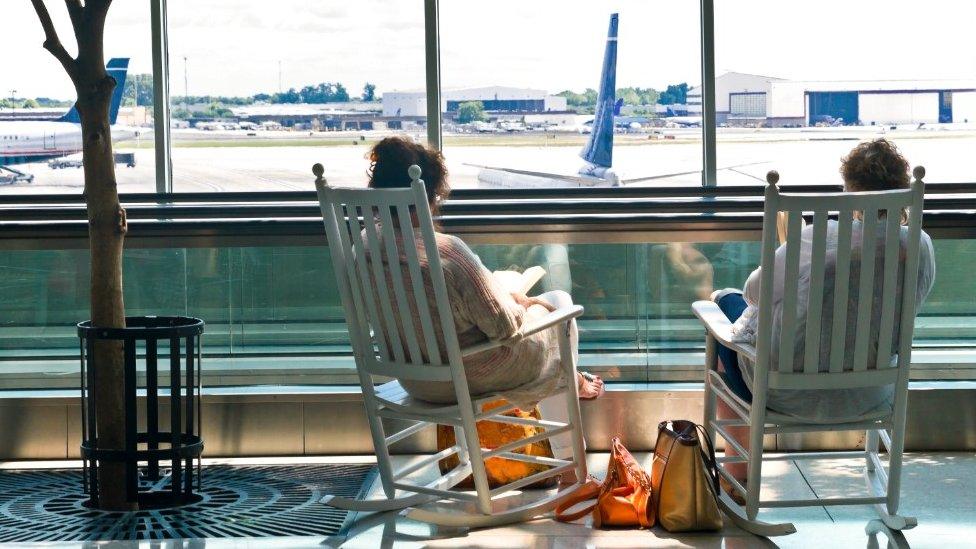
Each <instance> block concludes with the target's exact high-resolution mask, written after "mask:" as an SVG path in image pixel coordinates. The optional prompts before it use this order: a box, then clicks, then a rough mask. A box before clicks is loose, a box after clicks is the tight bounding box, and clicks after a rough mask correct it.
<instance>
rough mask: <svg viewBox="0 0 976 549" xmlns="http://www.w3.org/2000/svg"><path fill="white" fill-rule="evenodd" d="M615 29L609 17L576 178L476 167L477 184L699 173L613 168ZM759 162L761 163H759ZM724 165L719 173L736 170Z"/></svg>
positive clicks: (563, 183)
mask: <svg viewBox="0 0 976 549" xmlns="http://www.w3.org/2000/svg"><path fill="white" fill-rule="evenodd" d="M617 27H618V14H616V13H614V14H611V15H610V29H609V31H608V32H607V45H606V49H605V50H604V54H603V68H602V70H601V73H600V89H599V92H598V95H597V104H596V117H595V118H594V120H593V122H592V123H589V122H587V123H586V125H584V128H590V129H589V130H582V131H581V133H589V134H590V138H589V140H588V141H587V142H586V145H585V146H584V147H583V150H582V151H580V156H581V157H582V158H583V166H582V167H580V169H579V172H578V174H577V175H562V174H556V173H546V172H537V171H531V170H520V169H514V168H505V167H493V166H477V165H475V167H477V168H481V171H479V172H478V185H479V186H480V187H486V188H498V187H502V188H526V187H528V188H538V187H618V186H621V185H627V184H631V183H642V182H646V181H653V180H656V179H667V178H670V177H678V176H682V175H690V174H694V173H700V171H701V170H700V169H699V170H690V171H685V172H675V173H664V174H653V175H648V176H644V177H633V178H629V179H623V178H621V177H620V176H619V175H618V174H617V173H616V172H615V171H614V169H613V134H614V126H615V125H616V124H615V117H617V116H619V114H620V107H621V106H622V104H623V101H621V100H617V99H616V93H617V92H616V83H617ZM669 120H671V119H669ZM695 123H697V124H698V125H699V126H700V125H701V117H680V118H679V119H678V120H675V124H676V125H677V126H693V125H694V124H695ZM760 163H761V162H760ZM737 167H740V166H728V167H725V168H719V169H721V170H726V169H732V168H737Z"/></svg>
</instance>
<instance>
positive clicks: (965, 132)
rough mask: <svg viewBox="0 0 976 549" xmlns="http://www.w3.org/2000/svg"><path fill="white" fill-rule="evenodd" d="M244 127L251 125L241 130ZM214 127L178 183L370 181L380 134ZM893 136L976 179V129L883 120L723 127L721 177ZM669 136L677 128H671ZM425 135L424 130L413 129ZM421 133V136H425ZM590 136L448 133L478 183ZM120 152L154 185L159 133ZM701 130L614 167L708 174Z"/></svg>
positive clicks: (133, 173) (630, 141)
mask: <svg viewBox="0 0 976 549" xmlns="http://www.w3.org/2000/svg"><path fill="white" fill-rule="evenodd" d="M242 135H243V134H242ZM242 135H237V134H227V135H224V134H219V133H215V132H195V133H192V134H191V133H189V132H184V133H183V134H176V135H175V136H174V137H175V141H174V147H173V151H172V159H173V184H174V189H175V191H177V192H198V191H209V192H214V191H271V190H312V189H313V188H314V186H313V176H312V175H311V166H312V164H314V163H316V162H321V163H322V164H323V165H324V166H325V167H326V176H327V178H328V179H329V181H330V183H332V184H333V185H338V186H362V185H364V184H365V182H366V178H367V175H366V170H367V168H368V166H369V163H368V161H367V160H366V158H365V155H366V153H367V151H368V150H369V146H370V144H371V143H372V142H374V141H375V140H376V139H378V138H380V137H381V136H382V135H381V134H378V133H367V134H363V135H362V136H361V135H360V134H358V133H356V134H354V133H349V134H348V135H342V136H327V137H324V138H323V137H319V135H320V134H315V135H312V136H310V135H309V134H308V133H299V132H280V133H279V134H278V135H271V134H264V133H262V134H261V135H260V136H259V137H257V138H256V140H255V139H252V140H251V141H248V139H247V136H242ZM882 135H884V136H886V137H888V138H889V139H892V140H894V141H895V143H897V144H898V146H899V148H900V149H901V151H902V152H903V154H905V156H906V157H907V158H908V159H909V161H910V162H911V163H912V165H919V164H922V165H924V166H925V167H926V169H927V172H928V176H927V177H926V180H927V181H929V182H956V181H973V180H976V168H974V166H973V164H972V163H971V162H968V161H966V160H967V159H969V158H970V156H971V155H972V153H973V151H976V129H968V128H967V129H953V130H948V129H942V130H940V129H933V130H914V129H898V130H888V129H882V128H880V127H879V128H873V127H871V128H803V129H784V130H777V129H758V130H749V129H721V130H720V131H719V136H718V145H717V155H718V159H717V163H718V167H719V169H720V171H719V175H718V178H719V179H718V180H719V184H720V185H738V184H750V183H758V182H760V181H763V180H764V177H765V174H766V172H767V171H768V170H772V169H775V170H778V171H779V172H780V175H781V181H782V182H783V183H784V184H792V183H797V184H799V183H804V184H816V183H825V184H826V183H837V182H839V181H840V176H839V174H838V168H839V166H840V159H841V157H842V156H843V155H844V154H846V153H847V152H848V151H849V150H850V149H851V148H852V147H853V146H854V145H856V144H857V142H858V140H860V139H867V138H872V137H878V136H882ZM664 136H673V138H665V137H664ZM415 137H418V136H415ZM419 137H421V138H422V136H419ZM585 139H586V136H581V135H576V134H555V137H553V136H552V135H550V136H549V137H546V136H545V135H542V134H528V133H524V134H509V135H486V136H482V135H445V146H444V155H445V157H446V158H447V161H448V168H449V171H450V176H451V185H452V186H453V187H454V188H456V189H462V188H472V187H475V186H477V174H478V171H479V168H478V167H476V166H480V165H486V166H497V167H508V168H516V169H523V170H532V171H541V172H553V173H560V174H566V175H572V174H574V172H575V171H576V169H577V168H578V166H579V165H580V163H581V161H580V159H579V157H578V152H579V149H580V146H581V145H582V143H583V141H585ZM117 151H118V152H130V151H132V152H135V154H136V159H137V165H136V167H134V168H127V167H125V166H123V165H119V166H118V169H117V170H116V171H117V178H118V182H119V190H120V191H121V192H123V193H125V192H151V191H154V190H155V155H154V151H153V149H152V148H151V142H147V141H146V140H145V139H143V140H142V141H141V142H139V143H135V142H126V143H120V144H119V145H118V146H117ZM701 157H702V146H701V134H700V130H697V129H680V130H666V131H665V132H664V134H659V135H658V136H656V137H654V138H651V137H650V136H648V135H646V134H636V135H635V134H625V135H618V136H617V137H616V146H615V148H614V167H615V169H616V170H617V172H618V173H619V174H620V175H621V177H622V178H624V179H626V178H635V177H646V176H653V175H660V174H669V173H676V172H688V171H691V172H696V173H691V174H687V175H682V176H676V177H671V178H667V179H659V180H655V181H651V182H647V183H644V184H645V185H654V186H660V185H697V184H699V183H700V181H701V179H700V175H699V174H698V173H697V170H700V169H701ZM17 169H19V170H21V171H24V172H27V173H30V174H33V175H34V176H35V179H34V181H33V182H31V183H26V182H18V183H15V184H7V185H0V194H26V193H73V192H81V189H82V187H83V182H82V180H83V173H82V170H81V169H79V168H68V169H60V170H54V169H51V168H49V167H48V166H47V165H46V164H30V165H24V166H17Z"/></svg>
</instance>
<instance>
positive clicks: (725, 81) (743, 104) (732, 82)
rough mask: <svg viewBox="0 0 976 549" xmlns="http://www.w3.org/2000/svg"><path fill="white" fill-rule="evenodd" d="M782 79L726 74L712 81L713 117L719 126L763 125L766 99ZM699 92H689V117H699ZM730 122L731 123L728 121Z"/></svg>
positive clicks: (700, 100) (700, 93) (697, 90)
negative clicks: (750, 122) (713, 92)
mask: <svg viewBox="0 0 976 549" xmlns="http://www.w3.org/2000/svg"><path fill="white" fill-rule="evenodd" d="M783 81H784V80H783V79H782V78H774V77H772V76H762V75H759V74H746V73H742V72H727V73H725V74H723V75H721V76H716V77H715V117H716V120H717V121H718V123H719V124H725V123H731V124H742V123H748V122H749V121H754V122H755V121H762V120H764V119H765V118H766V117H767V116H766V113H767V111H768V105H767V103H768V96H769V94H770V88H771V86H772V84H773V83H774V82H783ZM701 105H702V88H701V86H697V87H695V88H692V89H690V90H688V114H689V115H690V114H701V112H702V111H701ZM730 119H731V120H730Z"/></svg>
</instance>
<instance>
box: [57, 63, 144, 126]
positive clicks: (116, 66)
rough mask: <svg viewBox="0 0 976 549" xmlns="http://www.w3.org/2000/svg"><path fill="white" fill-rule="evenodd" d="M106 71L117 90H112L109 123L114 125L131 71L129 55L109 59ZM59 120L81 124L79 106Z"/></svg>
mask: <svg viewBox="0 0 976 549" xmlns="http://www.w3.org/2000/svg"><path fill="white" fill-rule="evenodd" d="M105 71H106V72H108V74H109V76H111V77H112V78H114V79H115V90H114V91H113V92H112V105H111V108H110V109H111V110H109V124H112V125H114V124H115V122H116V120H118V118H119V107H120V106H122V93H123V92H124V91H125V78H126V75H127V74H128V72H129V59H128V58H127V57H123V58H113V59H109V62H108V65H106V66H105ZM58 122H71V123H74V124H80V123H81V116H80V115H79V114H78V106H77V105H74V106H72V107H71V110H70V111H68V112H67V113H66V114H65V115H64V116H62V117H61V118H59V119H58Z"/></svg>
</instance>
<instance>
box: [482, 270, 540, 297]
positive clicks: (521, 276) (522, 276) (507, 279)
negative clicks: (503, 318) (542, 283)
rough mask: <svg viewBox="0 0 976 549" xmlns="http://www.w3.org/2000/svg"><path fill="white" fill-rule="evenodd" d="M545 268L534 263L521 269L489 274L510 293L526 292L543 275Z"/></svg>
mask: <svg viewBox="0 0 976 549" xmlns="http://www.w3.org/2000/svg"><path fill="white" fill-rule="evenodd" d="M545 274H546V270H545V269H543V268H542V267H540V266H538V265H536V266H535V267H529V268H528V269H526V270H524V271H522V272H521V273H520V272H518V271H495V272H493V273H491V275H492V276H493V277H494V278H495V282H497V283H498V285H499V286H501V287H502V288H503V289H505V290H506V291H508V292H510V293H519V294H528V293H529V290H531V289H532V287H533V286H535V284H536V283H537V282H539V280H540V279H541V278H542V277H543V276H545Z"/></svg>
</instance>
